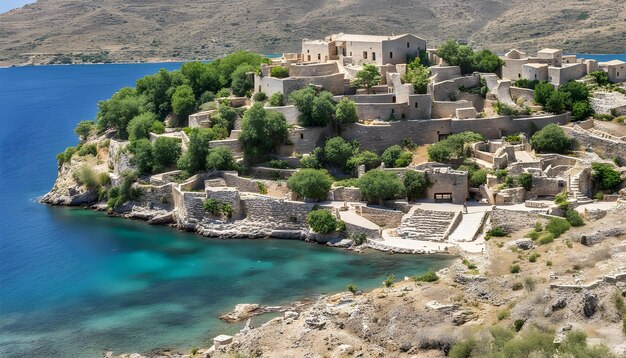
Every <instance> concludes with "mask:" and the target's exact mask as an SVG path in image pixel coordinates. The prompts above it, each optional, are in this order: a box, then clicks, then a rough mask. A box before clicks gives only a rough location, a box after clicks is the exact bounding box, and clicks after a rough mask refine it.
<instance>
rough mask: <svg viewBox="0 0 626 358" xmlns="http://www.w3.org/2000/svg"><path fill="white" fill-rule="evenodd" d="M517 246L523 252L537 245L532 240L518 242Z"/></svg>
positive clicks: (516, 242)
mask: <svg viewBox="0 0 626 358" xmlns="http://www.w3.org/2000/svg"><path fill="white" fill-rule="evenodd" d="M515 245H517V247H519V248H520V249H522V250H530V249H532V248H533V247H535V244H534V243H533V242H532V241H531V240H517V241H515Z"/></svg>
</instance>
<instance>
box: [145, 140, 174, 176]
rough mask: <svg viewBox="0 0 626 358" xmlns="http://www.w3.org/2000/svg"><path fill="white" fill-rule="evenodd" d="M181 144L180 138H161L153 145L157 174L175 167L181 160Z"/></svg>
mask: <svg viewBox="0 0 626 358" xmlns="http://www.w3.org/2000/svg"><path fill="white" fill-rule="evenodd" d="M180 151H181V144H180V140H179V139H178V138H168V137H159V138H157V139H156V140H155V141H154V143H153V144H152V156H153V158H154V168H153V170H154V171H155V172H161V171H163V170H164V169H169V168H172V167H174V166H175V164H176V161H177V160H178V158H180Z"/></svg>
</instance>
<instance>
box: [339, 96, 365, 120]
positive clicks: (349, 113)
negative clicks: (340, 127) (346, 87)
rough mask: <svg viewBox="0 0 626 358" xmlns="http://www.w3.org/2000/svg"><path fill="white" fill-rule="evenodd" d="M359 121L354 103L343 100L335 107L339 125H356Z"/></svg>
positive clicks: (346, 99)
mask: <svg viewBox="0 0 626 358" xmlns="http://www.w3.org/2000/svg"><path fill="white" fill-rule="evenodd" d="M358 119H359V117H358V116H357V114H356V105H355V104H354V101H352V100H350V99H348V98H345V97H344V98H342V99H341V100H340V101H339V103H337V106H336V107H335V122H336V123H338V124H344V123H354V122H356V121H357V120H358Z"/></svg>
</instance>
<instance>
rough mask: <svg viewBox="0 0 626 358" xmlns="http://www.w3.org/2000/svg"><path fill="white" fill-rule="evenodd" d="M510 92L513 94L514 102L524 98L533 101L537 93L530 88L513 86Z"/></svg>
mask: <svg viewBox="0 0 626 358" xmlns="http://www.w3.org/2000/svg"><path fill="white" fill-rule="evenodd" d="M509 92H510V93H511V99H513V100H514V101H517V99H518V98H523V99H524V100H533V99H534V98H535V92H534V91H533V90H531V89H529V88H520V87H513V86H511V87H510V88H509Z"/></svg>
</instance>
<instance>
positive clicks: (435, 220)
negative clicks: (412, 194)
mask: <svg viewBox="0 0 626 358" xmlns="http://www.w3.org/2000/svg"><path fill="white" fill-rule="evenodd" d="M455 215H456V213H455V212H453V211H437V210H422V209H416V208H413V209H412V210H411V211H410V212H409V213H408V214H406V215H405V216H404V217H403V218H402V222H401V223H400V226H398V228H397V229H396V232H397V233H398V235H400V237H402V238H403V239H408V240H429V241H444V240H445V239H446V234H447V233H448V229H449V227H450V225H451V224H452V223H453V221H454V217H455Z"/></svg>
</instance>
